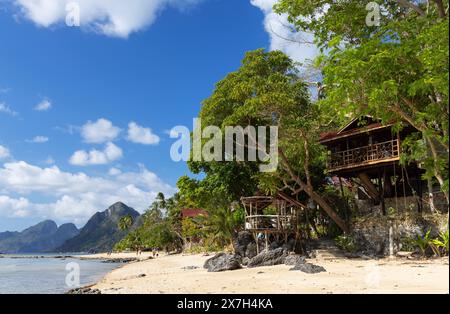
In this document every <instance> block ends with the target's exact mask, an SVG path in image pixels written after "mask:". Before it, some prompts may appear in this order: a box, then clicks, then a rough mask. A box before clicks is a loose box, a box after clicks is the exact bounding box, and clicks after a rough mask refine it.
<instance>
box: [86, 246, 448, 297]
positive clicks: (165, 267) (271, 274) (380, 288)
mask: <svg viewBox="0 0 450 314" xmlns="http://www.w3.org/2000/svg"><path fill="white" fill-rule="evenodd" d="M85 257H86V258H100V259H106V258H132V257H136V254H133V253H129V254H113V255H110V256H108V255H106V254H100V255H91V256H85ZM138 257H139V259H142V260H141V261H136V262H132V263H129V264H126V265H124V266H123V267H120V268H118V269H116V270H114V271H112V272H110V273H109V274H107V275H106V276H105V277H104V278H103V279H102V280H101V281H100V282H98V283H97V284H96V285H94V286H93V287H92V288H93V289H99V290H100V291H101V292H102V293H104V294H128V293H130V294H147V293H149V294H162V293H169V294H179V293H182V294H190V293H213V294H214V293H223V294H230V293H238V294H262V293H273V294H286V293H287V294H301V293H324V294H325V293H346V294H350V293H441V294H444V293H449V264H448V258H440V259H432V260H407V259H400V258H397V259H387V258H386V259H380V260H364V259H347V258H337V259H332V260H330V259H321V258H315V259H310V260H308V262H310V263H314V264H316V265H320V266H323V267H324V268H325V269H326V270H327V271H326V272H323V273H319V274H306V273H302V272H300V271H289V268H290V267H291V266H286V265H278V266H270V267H258V268H244V269H240V270H235V271H228V272H220V273H208V272H207V271H206V270H205V269H203V267H202V266H203V263H204V262H205V261H206V259H208V258H209V257H210V256H202V255H168V256H161V257H158V258H155V259H148V258H149V257H150V254H148V253H143V254H142V255H140V256H138Z"/></svg>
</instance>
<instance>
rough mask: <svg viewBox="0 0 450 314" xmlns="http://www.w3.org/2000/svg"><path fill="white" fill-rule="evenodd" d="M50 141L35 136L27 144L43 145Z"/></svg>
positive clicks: (43, 137)
mask: <svg viewBox="0 0 450 314" xmlns="http://www.w3.org/2000/svg"><path fill="white" fill-rule="evenodd" d="M49 140H50V139H49V138H48V137H46V136H41V135H38V136H35V137H34V138H33V139H32V140H28V142H30V143H36V144H43V143H47V142H48V141H49Z"/></svg>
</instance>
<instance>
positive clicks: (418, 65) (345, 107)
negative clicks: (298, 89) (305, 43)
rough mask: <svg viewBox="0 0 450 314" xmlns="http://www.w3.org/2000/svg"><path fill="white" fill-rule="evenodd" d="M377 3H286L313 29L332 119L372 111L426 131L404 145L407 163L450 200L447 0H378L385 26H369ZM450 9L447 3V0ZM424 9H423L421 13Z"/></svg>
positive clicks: (293, 16)
mask: <svg viewBox="0 0 450 314" xmlns="http://www.w3.org/2000/svg"><path fill="white" fill-rule="evenodd" d="M369 2H374V1H373V0H347V1H334V0H325V1H315V0H280V1H279V4H277V5H276V10H277V12H278V13H285V14H287V15H288V18H289V21H290V22H292V23H293V24H294V25H295V26H296V27H297V29H298V30H299V31H305V32H308V33H312V34H313V35H314V36H315V39H316V43H317V45H318V46H319V47H320V49H321V50H322V51H323V54H322V55H321V56H320V57H319V58H318V60H317V61H316V65H317V66H318V67H319V69H320V70H321V71H322V74H323V78H324V80H323V83H324V86H325V92H326V97H325V98H323V99H321V100H320V101H319V104H318V105H319V106H320V107H321V108H323V109H324V112H328V113H329V118H330V120H334V121H339V120H340V121H341V123H342V122H344V121H346V120H348V117H349V115H351V116H353V117H358V116H361V115H366V114H369V115H373V116H375V117H378V118H380V119H382V121H383V123H392V122H393V123H395V127H394V129H395V130H396V131H398V130H401V129H402V128H403V127H404V126H405V124H404V123H403V121H407V122H408V123H409V124H411V125H412V126H414V127H415V128H416V129H417V130H418V131H419V133H420V136H417V135H413V136H412V137H411V139H410V140H409V141H407V142H406V143H405V147H404V156H403V162H411V161H418V162H422V163H423V165H424V167H425V170H426V174H425V177H435V178H436V179H437V180H438V181H439V183H440V185H441V188H442V190H443V191H444V192H445V193H446V196H447V201H448V148H449V135H448V134H449V133H448V129H449V124H448V116H449V110H448V106H449V103H448V99H449V90H448V86H449V45H448V41H449V28H448V23H449V20H448V12H446V11H445V9H444V10H440V7H439V2H441V1H414V4H411V3H412V1H408V2H409V3H410V4H411V5H412V6H413V7H414V8H415V10H412V9H411V8H409V7H404V6H401V5H399V1H390V0H377V1H375V2H376V3H378V4H379V5H380V9H381V10H380V12H381V14H382V16H381V21H380V22H381V23H380V25H379V26H368V25H367V24H366V17H367V15H368V13H369V12H368V11H367V10H366V5H367V4H368V3H369ZM442 3H443V4H444V7H445V8H448V1H446V0H444V1H443V2H442ZM419 12H420V13H419Z"/></svg>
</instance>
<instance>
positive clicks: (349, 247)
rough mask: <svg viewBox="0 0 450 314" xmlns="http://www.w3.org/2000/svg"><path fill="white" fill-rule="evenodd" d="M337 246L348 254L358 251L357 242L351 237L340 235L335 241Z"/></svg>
mask: <svg viewBox="0 0 450 314" xmlns="http://www.w3.org/2000/svg"><path fill="white" fill-rule="evenodd" d="M334 241H335V242H336V245H337V246H338V247H339V248H340V249H342V250H344V251H347V252H350V253H354V252H356V251H358V245H357V244H356V240H355V239H354V238H353V237H351V236H349V235H340V236H338V237H336V238H335V239H334Z"/></svg>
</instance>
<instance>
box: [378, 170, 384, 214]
mask: <svg viewBox="0 0 450 314" xmlns="http://www.w3.org/2000/svg"><path fill="white" fill-rule="evenodd" d="M383 172H386V168H383ZM383 177H385V175H384V176H382V175H381V171H380V170H379V171H378V190H379V193H380V201H381V212H382V213H383V216H386V204H385V202H384V184H383Z"/></svg>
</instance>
